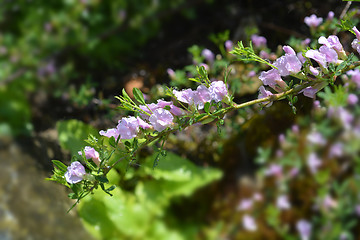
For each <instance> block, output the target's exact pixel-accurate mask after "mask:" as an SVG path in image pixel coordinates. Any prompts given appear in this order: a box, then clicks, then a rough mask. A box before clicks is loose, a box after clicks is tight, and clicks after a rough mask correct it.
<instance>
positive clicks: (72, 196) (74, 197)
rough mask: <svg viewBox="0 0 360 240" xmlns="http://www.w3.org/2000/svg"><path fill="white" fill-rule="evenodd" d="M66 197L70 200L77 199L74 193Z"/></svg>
mask: <svg viewBox="0 0 360 240" xmlns="http://www.w3.org/2000/svg"><path fill="white" fill-rule="evenodd" d="M68 197H69V198H70V199H77V198H78V196H77V195H76V194H75V193H69V194H68Z"/></svg>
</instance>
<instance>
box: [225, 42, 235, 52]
mask: <svg viewBox="0 0 360 240" xmlns="http://www.w3.org/2000/svg"><path fill="white" fill-rule="evenodd" d="M225 49H226V51H227V52H230V51H231V50H232V49H233V42H232V41H230V40H227V41H225Z"/></svg>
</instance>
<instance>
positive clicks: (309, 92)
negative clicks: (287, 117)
mask: <svg viewBox="0 0 360 240" xmlns="http://www.w3.org/2000/svg"><path fill="white" fill-rule="evenodd" d="M318 91H319V90H317V89H315V88H313V87H307V88H305V89H304V90H303V91H302V93H303V94H304V96H306V97H308V98H315V95H316V93H317V92H318Z"/></svg>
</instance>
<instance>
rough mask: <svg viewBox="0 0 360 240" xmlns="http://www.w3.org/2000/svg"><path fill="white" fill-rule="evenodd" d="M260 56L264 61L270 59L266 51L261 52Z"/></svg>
mask: <svg viewBox="0 0 360 240" xmlns="http://www.w3.org/2000/svg"><path fill="white" fill-rule="evenodd" d="M259 56H260V57H261V58H262V59H270V54H268V53H267V52H265V51H264V50H261V51H260V53H259Z"/></svg>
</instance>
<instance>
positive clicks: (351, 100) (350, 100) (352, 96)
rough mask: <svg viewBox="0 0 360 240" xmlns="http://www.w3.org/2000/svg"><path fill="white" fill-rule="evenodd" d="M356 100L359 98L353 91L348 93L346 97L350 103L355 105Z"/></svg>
mask: <svg viewBox="0 0 360 240" xmlns="http://www.w3.org/2000/svg"><path fill="white" fill-rule="evenodd" d="M358 100H359V99H358V97H357V96H356V95H355V94H353V93H350V94H349V96H348V99H347V101H348V103H349V104H350V105H355V104H356V103H357V102H358Z"/></svg>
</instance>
